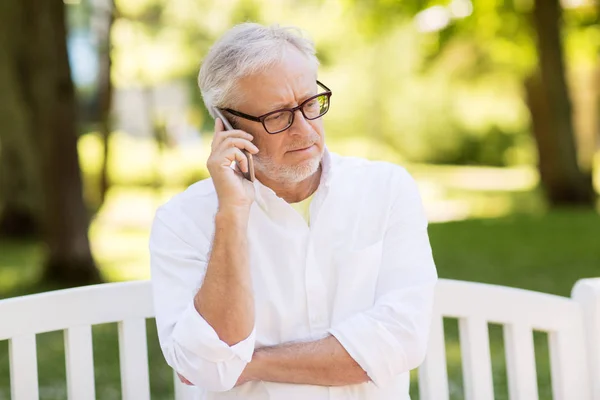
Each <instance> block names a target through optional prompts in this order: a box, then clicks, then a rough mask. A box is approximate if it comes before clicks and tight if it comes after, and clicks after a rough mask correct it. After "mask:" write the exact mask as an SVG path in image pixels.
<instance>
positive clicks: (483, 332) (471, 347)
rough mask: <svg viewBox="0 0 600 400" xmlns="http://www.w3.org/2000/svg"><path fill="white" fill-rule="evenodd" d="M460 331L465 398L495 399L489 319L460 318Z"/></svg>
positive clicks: (470, 399)
mask: <svg viewBox="0 0 600 400" xmlns="http://www.w3.org/2000/svg"><path fill="white" fill-rule="evenodd" d="M459 332H460V350H461V355H462V365H463V379H464V387H465V398H466V399H467V400H494V386H493V384H492V363H491V357H490V345H489V342H490V340H489V335H488V325H487V321H486V320H485V319H483V318H479V317H467V318H460V319H459Z"/></svg>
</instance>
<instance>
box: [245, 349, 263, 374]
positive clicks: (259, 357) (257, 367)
mask: <svg viewBox="0 0 600 400" xmlns="http://www.w3.org/2000/svg"><path fill="white" fill-rule="evenodd" d="M263 356H264V354H263V352H262V351H260V349H256V350H254V354H253V355H252V361H250V362H249V363H248V365H247V366H246V370H245V371H244V373H245V374H247V378H248V381H262V380H265V377H264V376H263V374H262V368H263V365H264V363H263V361H264V357H263Z"/></svg>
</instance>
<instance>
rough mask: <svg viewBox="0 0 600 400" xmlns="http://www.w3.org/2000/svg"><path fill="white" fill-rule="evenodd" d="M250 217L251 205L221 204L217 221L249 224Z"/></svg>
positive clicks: (216, 216)
mask: <svg viewBox="0 0 600 400" xmlns="http://www.w3.org/2000/svg"><path fill="white" fill-rule="evenodd" d="M249 218H250V207H249V206H219V209H218V210H217V214H216V215H215V222H217V223H218V222H219V221H223V222H227V223H234V224H244V225H245V224H247V223H248V219H249Z"/></svg>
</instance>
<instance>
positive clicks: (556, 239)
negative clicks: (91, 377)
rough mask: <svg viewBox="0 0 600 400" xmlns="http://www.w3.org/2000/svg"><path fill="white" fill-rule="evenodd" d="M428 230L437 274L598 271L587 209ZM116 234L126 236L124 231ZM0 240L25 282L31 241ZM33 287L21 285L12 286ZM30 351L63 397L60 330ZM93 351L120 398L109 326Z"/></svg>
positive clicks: (494, 347) (98, 330) (0, 370)
mask: <svg viewBox="0 0 600 400" xmlns="http://www.w3.org/2000/svg"><path fill="white" fill-rule="evenodd" d="M98 229H99V228H98ZM429 231H430V238H431V244H432V247H433V249H434V256H435V259H436V264H437V267H438V271H439V275H440V277H442V278H452V279H461V280H468V281H478V282H487V283H493V284H500V285H507V286H513V287H518V288H524V289H530V290H537V291H542V292H547V293H553V294H557V295H562V296H568V295H569V293H570V289H571V287H572V286H573V284H574V283H575V282H576V281H577V280H578V279H581V278H584V277H593V276H599V275H600V246H598V237H600V217H599V216H598V215H597V214H596V213H594V212H591V211H584V210H568V211H560V212H552V213H549V214H546V215H543V216H531V215H514V216H510V217H504V218H499V219H479V220H466V221H459V222H449V223H439V224H431V225H430V229H429ZM107 232H108V231H105V234H108V233H107ZM129 234H131V232H130V233H129ZM124 235H125V236H123V237H126V233H125V234H124ZM117 240H118V239H117ZM0 246H1V247H2V249H3V251H2V253H1V255H0V266H1V271H2V279H1V280H0V281H1V282H3V284H4V285H5V287H4V288H6V287H7V286H8V285H9V284H6V281H5V280H4V277H5V276H9V275H10V276H13V278H12V279H13V281H12V283H14V282H15V281H18V280H22V281H28V280H31V281H33V277H34V276H35V275H36V272H35V270H34V269H32V268H31V267H30V266H31V265H35V263H36V262H38V261H39V259H40V255H41V249H40V247H39V246H38V245H36V244H33V243H16V242H3V243H1V244H0ZM7 271H9V272H8V275H7ZM19 277H20V278H19ZM34 289H35V288H34V287H28V286H23V287H21V288H20V289H19V290H18V291H19V292H23V291H32V290H34ZM38 289H39V288H38ZM42 289H43V288H42ZM15 293H16V292H15ZM445 325H446V334H447V354H448V368H449V376H450V378H451V382H450V388H451V392H452V399H461V398H463V395H462V374H461V370H460V344H459V342H458V331H457V324H456V321H455V320H451V319H449V320H446V324H445ZM148 334H149V340H148V342H149V358H150V365H151V386H152V388H151V389H152V393H153V399H168V398H171V393H172V382H171V374H170V371H169V369H168V368H167V367H166V366H165V364H164V362H163V360H162V355H161V354H160V350H159V347H158V342H157V338H156V329H155V327H154V323H153V321H152V320H149V321H148ZM490 338H491V339H490V342H491V354H492V362H493V372H494V384H495V390H496V399H507V398H508V394H507V393H508V391H507V387H506V371H505V362H504V353H503V341H502V335H501V332H500V327H499V326H495V325H492V326H491V328H490ZM535 344H536V351H537V355H536V359H537V362H538V372H539V375H540V378H539V388H540V398H541V399H551V398H552V397H551V389H550V377H549V376H550V372H549V365H548V350H547V343H546V337H545V335H544V334H541V333H536V335H535ZM38 349H39V375H40V385H41V388H42V390H41V393H42V398H43V399H61V398H65V390H66V388H65V383H64V377H65V372H64V349H63V344H62V334H61V333H58V332H53V333H47V334H43V335H39V337H38ZM94 349H95V353H94V354H95V365H96V386H97V394H98V398H99V399H113V398H114V399H118V398H120V383H119V374H118V346H117V333H116V326H115V325H114V324H108V325H102V326H97V327H95V328H94ZM415 377H416V374H415V373H413V378H415ZM8 385H9V374H8V351H7V343H6V342H1V343H0V399H5V398H8ZM411 391H412V395H413V398H414V399H417V398H418V396H417V393H416V392H417V386H416V382H413V386H412V389H411Z"/></svg>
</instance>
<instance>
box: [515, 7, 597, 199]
mask: <svg viewBox="0 0 600 400" xmlns="http://www.w3.org/2000/svg"><path fill="white" fill-rule="evenodd" d="M533 22H534V25H535V27H536V32H537V48H538V57H539V70H538V71H536V72H534V75H533V76H532V77H531V78H530V79H529V80H528V82H527V85H526V86H527V93H528V104H529V109H530V111H531V116H532V125H533V127H532V128H533V133H534V136H535V139H536V141H537V149H538V155H539V162H538V165H539V171H540V177H541V180H542V183H543V185H544V189H545V190H546V193H547V197H548V199H549V200H550V202H551V203H552V204H554V205H561V204H586V205H593V204H594V189H593V186H592V177H591V175H589V174H588V175H586V174H585V173H584V172H583V171H582V170H581V169H580V167H579V165H578V162H577V152H576V145H575V131H574V128H573V117H572V107H571V101H570V96H569V91H568V89H567V83H566V79H565V68H564V61H563V60H564V56H563V49H562V38H561V35H560V24H561V8H560V4H559V1H558V0H537V1H536V3H535V9H534V11H533Z"/></svg>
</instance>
